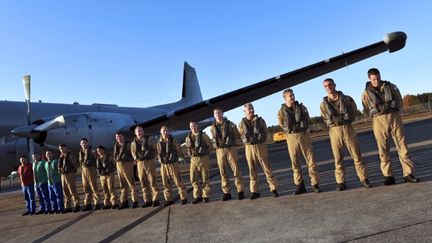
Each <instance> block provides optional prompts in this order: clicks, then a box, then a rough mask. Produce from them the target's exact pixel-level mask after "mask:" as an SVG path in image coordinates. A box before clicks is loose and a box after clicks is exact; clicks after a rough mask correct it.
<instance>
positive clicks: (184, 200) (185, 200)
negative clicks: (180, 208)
mask: <svg viewBox="0 0 432 243" xmlns="http://www.w3.org/2000/svg"><path fill="white" fill-rule="evenodd" d="M187 201H188V200H187V199H183V200H181V201H180V204H181V205H185V204H187Z"/></svg>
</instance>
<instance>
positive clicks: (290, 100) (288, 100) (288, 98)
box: [284, 92, 295, 105]
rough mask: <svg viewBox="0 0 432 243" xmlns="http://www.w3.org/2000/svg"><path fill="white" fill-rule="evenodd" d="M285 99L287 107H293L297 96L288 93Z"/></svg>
mask: <svg viewBox="0 0 432 243" xmlns="http://www.w3.org/2000/svg"><path fill="white" fill-rule="evenodd" d="M284 99H285V104H286V105H292V104H294V101H295V95H294V93H293V92H287V93H285V95H284Z"/></svg>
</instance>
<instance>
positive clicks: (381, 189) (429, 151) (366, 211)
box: [0, 119, 432, 242]
mask: <svg viewBox="0 0 432 243" xmlns="http://www.w3.org/2000/svg"><path fill="white" fill-rule="evenodd" d="M405 133H406V139H407V143H408V146H409V152H410V155H411V158H412V160H413V161H414V163H415V166H416V168H415V176H416V177H418V178H420V180H421V182H420V183H417V184H411V183H403V178H402V171H401V166H400V164H399V162H398V155H397V153H396V152H395V148H394V145H393V144H392V143H390V144H391V147H392V152H391V159H392V161H393V163H392V165H393V170H394V173H395V178H396V185H393V186H384V185H383V177H382V175H381V171H380V168H379V160H378V152H377V149H376V143H375V139H374V137H373V134H372V132H371V131H364V132H361V133H360V134H359V142H360V149H361V151H362V154H363V159H364V162H365V163H366V165H367V168H368V175H369V176H368V177H369V180H370V182H371V183H372V185H373V188H370V189H365V188H363V187H361V185H360V182H359V180H358V178H357V176H356V175H355V168H354V165H353V161H352V159H351V158H350V156H349V154H347V153H346V157H345V167H346V174H347V175H346V183H347V186H348V190H346V191H342V192H337V191H335V188H336V183H335V179H334V165H333V157H332V154H331V149H330V143H329V140H328V137H321V138H319V139H315V141H314V143H313V146H314V152H315V156H316V158H317V162H318V171H319V173H320V186H321V189H322V190H323V192H322V193H313V192H311V190H310V183H309V177H308V174H307V168H306V167H305V166H304V167H303V168H302V169H303V175H304V180H305V183H306V186H307V188H308V191H309V193H306V194H302V195H295V196H294V195H292V192H293V191H294V190H295V186H294V184H293V179H292V171H291V169H290V167H291V166H290V161H289V157H288V153H287V148H286V145H285V144H283V143H282V144H271V145H268V148H269V154H270V161H271V164H272V167H273V172H274V174H275V176H276V178H277V180H278V183H279V188H278V191H279V194H280V197H278V198H274V197H273V196H272V194H271V193H270V192H269V189H268V186H267V183H266V180H265V176H264V174H263V173H260V174H259V185H260V192H261V198H259V199H257V200H249V198H248V196H249V192H248V188H249V180H248V170H247V165H246V161H245V159H244V158H243V157H241V159H240V160H239V163H240V166H241V168H242V173H243V176H244V178H245V190H246V191H245V192H246V197H247V198H246V199H244V200H237V192H236V190H235V187H234V183H233V181H232V180H231V185H232V189H231V192H232V195H233V199H232V200H230V201H227V202H222V201H221V198H222V195H223V194H222V192H221V190H220V176H219V172H218V169H217V168H216V167H215V164H214V163H213V167H212V169H211V171H210V175H211V188H212V193H211V196H210V200H211V201H210V203H206V204H204V203H200V204H197V205H192V204H188V205H180V204H179V201H178V200H177V201H176V204H174V205H172V206H169V207H162V206H160V207H156V208H145V209H144V208H137V209H124V210H98V211H92V212H79V213H68V214H53V215H34V216H21V213H22V212H23V211H24V204H23V197H22V194H21V192H20V191H15V192H7V193H1V194H0V241H1V242H59V241H61V242H136V241H145V242H206V241H207V242H220V241H227V242H401V241H410V242H431V241H432V210H431V205H432V197H431V195H432V187H431V186H432V163H431V162H432V119H426V120H422V121H415V122H411V123H409V124H406V125H405ZM345 152H346V151H345ZM242 154H243V151H239V155H242ZM212 161H213V162H214V158H213V160H212ZM182 178H183V181H184V182H186V183H185V184H186V185H187V188H188V192H189V193H188V197H189V202H190V201H191V200H192V195H191V194H192V193H191V186H190V183H187V182H188V181H189V177H188V176H187V174H183V176H182ZM230 178H232V176H231V175H230ZM159 187H160V188H161V187H162V184H161V183H160V182H159ZM136 188H137V189H138V188H139V186H138V183H137V187H136ZM174 191H175V190H174ZM161 194H162V193H161ZM174 194H175V195H176V191H175V193H174ZM80 196H81V199H82V198H83V197H82V194H81V195H80Z"/></svg>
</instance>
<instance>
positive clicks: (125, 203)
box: [119, 201, 129, 210]
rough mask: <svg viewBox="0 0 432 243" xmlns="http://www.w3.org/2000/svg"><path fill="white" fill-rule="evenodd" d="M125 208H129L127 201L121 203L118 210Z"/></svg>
mask: <svg viewBox="0 0 432 243" xmlns="http://www.w3.org/2000/svg"><path fill="white" fill-rule="evenodd" d="M125 208H129V202H128V201H124V202H122V203H121V205H120V207H119V210H121V209H125Z"/></svg>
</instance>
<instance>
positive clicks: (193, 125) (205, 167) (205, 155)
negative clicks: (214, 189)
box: [185, 121, 213, 204]
mask: <svg viewBox="0 0 432 243" xmlns="http://www.w3.org/2000/svg"><path fill="white" fill-rule="evenodd" d="M189 128H190V131H191V132H190V133H189V134H188V135H187V137H186V139H185V144H186V147H187V149H188V153H189V156H190V157H191V161H190V172H189V173H190V181H191V184H192V186H193V197H194V199H193V201H192V204H197V203H199V202H201V201H202V202H204V203H208V202H209V196H210V175H209V174H210V157H209V154H210V151H211V150H213V147H212V142H211V140H210V138H209V137H208V136H207V134H205V133H204V132H203V131H200V130H199V128H198V122H197V121H191V122H189ZM197 174H199V175H200V177H201V183H199V181H198V176H197ZM200 184H201V185H200Z"/></svg>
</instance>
